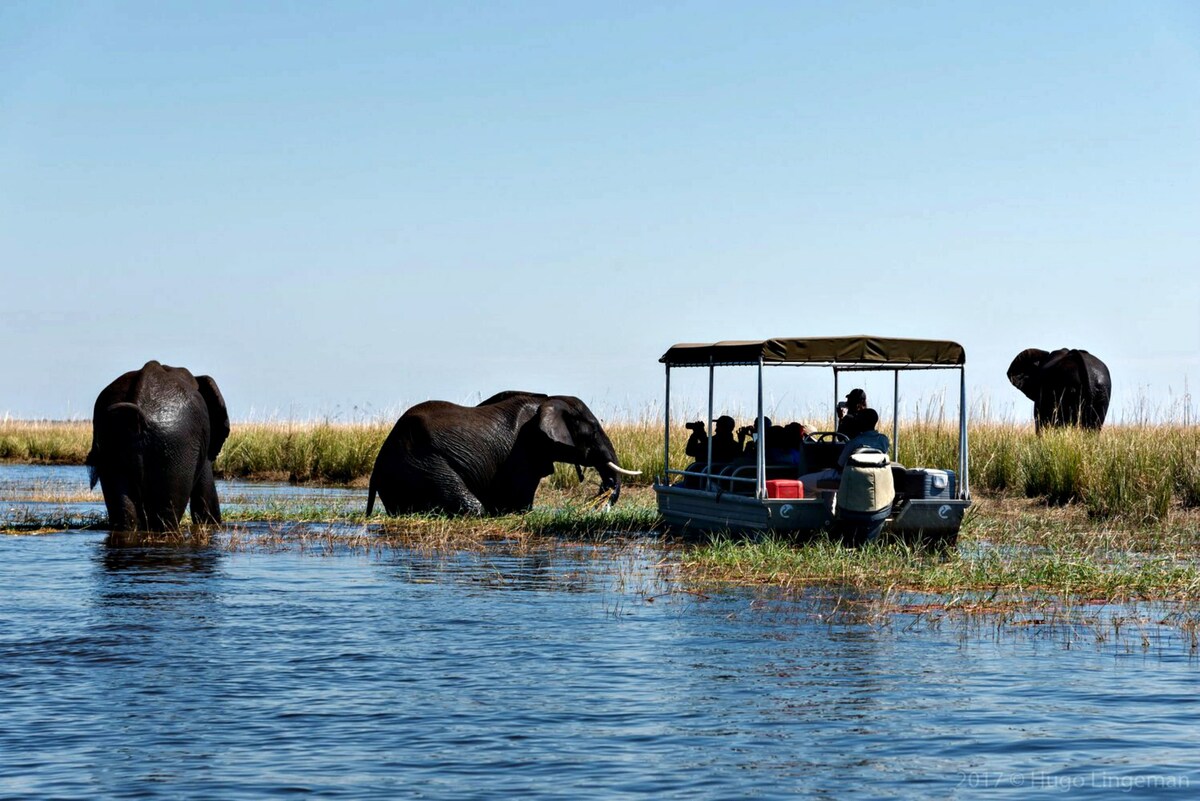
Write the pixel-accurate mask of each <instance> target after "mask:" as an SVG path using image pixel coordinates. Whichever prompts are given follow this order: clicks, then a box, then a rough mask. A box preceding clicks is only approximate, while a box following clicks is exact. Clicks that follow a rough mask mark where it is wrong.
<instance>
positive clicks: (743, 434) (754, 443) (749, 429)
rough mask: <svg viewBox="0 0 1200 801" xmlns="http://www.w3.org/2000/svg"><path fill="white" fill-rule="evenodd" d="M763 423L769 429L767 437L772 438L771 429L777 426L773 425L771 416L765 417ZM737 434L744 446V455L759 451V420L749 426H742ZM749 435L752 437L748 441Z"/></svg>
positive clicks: (740, 443)
mask: <svg viewBox="0 0 1200 801" xmlns="http://www.w3.org/2000/svg"><path fill="white" fill-rule="evenodd" d="M763 425H764V426H765V427H766V429H767V439H768V440H770V437H771V429H773V428H775V426H773V425H771V418H770V417H764V418H763ZM737 435H738V445H739V446H741V448H742V455H743V456H753V455H754V454H756V453H758V440H759V436H758V421H757V420H756V421H755V422H753V423H751V424H750V425H748V426H742V427H741V428H739V429H738V431H737ZM747 437H749V438H750V441H749V442H746V438H747Z"/></svg>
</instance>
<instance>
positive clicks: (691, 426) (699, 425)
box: [683, 420, 704, 432]
mask: <svg viewBox="0 0 1200 801" xmlns="http://www.w3.org/2000/svg"><path fill="white" fill-rule="evenodd" d="M683 427H684V428H686V429H687V430H688V431H696V432H701V431H703V430H704V421H702V420H697V421H696V422H694V423H684V424H683Z"/></svg>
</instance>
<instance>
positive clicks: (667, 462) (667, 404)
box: [663, 364, 671, 484]
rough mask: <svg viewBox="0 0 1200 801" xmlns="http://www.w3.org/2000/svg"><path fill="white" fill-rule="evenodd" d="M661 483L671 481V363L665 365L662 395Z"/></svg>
mask: <svg viewBox="0 0 1200 801" xmlns="http://www.w3.org/2000/svg"><path fill="white" fill-rule="evenodd" d="M663 397H664V398H665V400H664V401H663V417H664V418H665V420H664V425H663V428H664V431H663V483H664V484H670V483H671V474H670V470H671V365H669V364H668V365H667V391H666V394H665V395H664V396H663Z"/></svg>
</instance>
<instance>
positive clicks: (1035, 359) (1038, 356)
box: [1008, 348, 1050, 401]
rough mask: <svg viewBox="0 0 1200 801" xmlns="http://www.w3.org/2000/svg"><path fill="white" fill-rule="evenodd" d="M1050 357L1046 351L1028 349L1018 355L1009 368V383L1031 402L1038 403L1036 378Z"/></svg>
mask: <svg viewBox="0 0 1200 801" xmlns="http://www.w3.org/2000/svg"><path fill="white" fill-rule="evenodd" d="M1049 355H1050V354H1049V353H1047V352H1046V351H1044V350H1038V349H1037V348H1027V349H1026V350H1023V351H1021V352H1020V353H1018V354H1017V357H1016V358H1015V359H1013V360H1012V364H1010V365H1009V366H1008V380H1009V382H1010V383H1011V384H1012V385H1013V386H1014V387H1016V388H1017V389H1019V390H1021V392H1023V393H1025V396H1026V397H1028V398H1029V399H1030V400H1034V401H1036V400H1037V398H1038V389H1039V382H1038V380H1037V378H1036V376H1037V374H1038V373H1039V372H1040V370H1041V368H1042V364H1043V363H1044V362H1045V361H1046V357H1047V356H1049Z"/></svg>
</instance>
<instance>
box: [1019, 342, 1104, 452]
mask: <svg viewBox="0 0 1200 801" xmlns="http://www.w3.org/2000/svg"><path fill="white" fill-rule="evenodd" d="M1008 380H1009V381H1011V382H1012V385H1013V386H1014V387H1016V388H1017V389H1019V390H1021V391H1022V392H1024V393H1025V396H1026V397H1027V398H1029V399H1030V400H1031V401H1033V419H1034V424H1035V426H1036V428H1037V431H1038V432H1039V433H1040V432H1041V430H1042V428H1043V427H1045V426H1068V425H1070V426H1082V427H1084V428H1091V429H1095V430H1097V431H1099V430H1100V428H1101V427H1102V426H1103V425H1104V418H1105V416H1106V415H1107V414H1108V402H1109V400H1110V399H1111V397H1112V379H1111V378H1110V377H1109V374H1108V367H1106V366H1105V364H1104V362H1102V361H1100V360H1099V359H1097V358H1096V357H1095V356H1093V355H1092V354H1090V353H1088V352H1087V351H1086V350H1076V349H1074V348H1071V349H1070V350H1068V349H1067V348H1059V349H1058V350H1056V351H1054V352H1053V353H1047V352H1046V351H1044V350H1038V349H1037V348H1029V349H1028V350H1023V351H1021V352H1020V353H1019V354H1017V357H1016V358H1015V359H1013V361H1012V364H1011V365H1009V367H1008Z"/></svg>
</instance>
